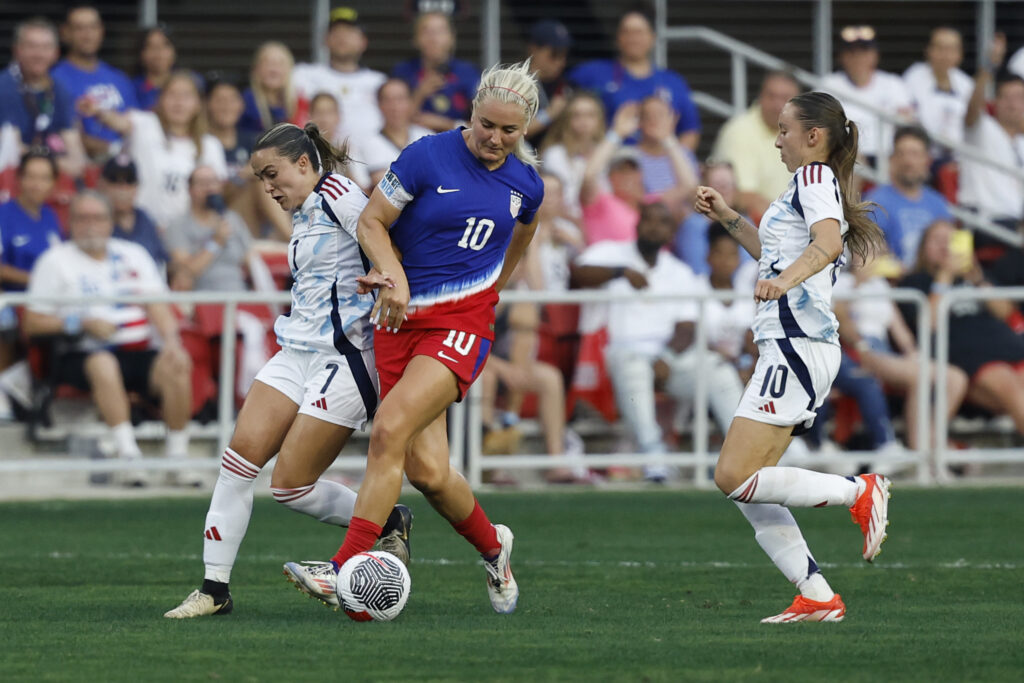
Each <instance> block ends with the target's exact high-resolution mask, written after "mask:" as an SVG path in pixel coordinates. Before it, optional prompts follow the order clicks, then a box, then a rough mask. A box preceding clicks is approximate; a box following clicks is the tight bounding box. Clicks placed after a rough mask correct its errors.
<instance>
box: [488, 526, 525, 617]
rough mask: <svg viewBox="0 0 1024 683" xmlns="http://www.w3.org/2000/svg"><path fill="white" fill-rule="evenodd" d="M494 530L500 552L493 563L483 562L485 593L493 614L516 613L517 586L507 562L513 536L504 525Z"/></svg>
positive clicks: (509, 564)
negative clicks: (485, 578) (499, 545)
mask: <svg viewBox="0 0 1024 683" xmlns="http://www.w3.org/2000/svg"><path fill="white" fill-rule="evenodd" d="M494 530H495V531H496V532H497V533H498V543H500V544H501V552H500V553H498V557H497V558H495V559H494V561H493V562H489V561H487V560H484V568H485V569H486V570H487V593H488V597H490V599H491V607H493V608H494V611H495V612H498V613H499V614H511V613H512V612H515V611H516V603H517V602H518V601H519V586H518V585H516V579H515V577H514V576H512V565H511V563H510V562H509V557H510V556H511V555H512V541H513V540H514V539H515V536H513V535H512V530H511V529H509V528H508V527H507V526H505V525H504V524H495V525H494Z"/></svg>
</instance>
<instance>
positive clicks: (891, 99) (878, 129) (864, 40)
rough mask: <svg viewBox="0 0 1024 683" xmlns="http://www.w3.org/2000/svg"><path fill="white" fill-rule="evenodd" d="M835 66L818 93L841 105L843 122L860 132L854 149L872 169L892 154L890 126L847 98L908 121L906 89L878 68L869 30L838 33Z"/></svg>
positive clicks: (910, 115) (910, 111) (851, 28)
mask: <svg viewBox="0 0 1024 683" xmlns="http://www.w3.org/2000/svg"><path fill="white" fill-rule="evenodd" d="M839 64H840V65H841V66H842V70H841V71H836V72H835V73H832V74H829V75H828V76H826V77H825V78H824V80H823V81H822V89H824V90H825V91H827V92H829V93H831V94H832V95H834V96H835V98H836V99H837V100H839V101H840V102H841V103H842V105H843V109H844V110H845V111H846V118H848V119H850V120H851V121H854V122H856V124H857V127H858V128H859V129H860V138H859V140H858V148H859V150H860V153H861V155H862V156H864V157H865V158H866V159H867V160H868V161H869V162H870V163H871V164H872V165H873V164H874V161H875V159H876V158H877V157H878V155H879V154H888V153H889V152H890V151H892V135H893V126H892V124H889V123H882V122H881V121H879V119H878V116H877V115H876V114H874V113H873V112H871V111H869V110H868V109H865V108H864V107H861V106H859V105H858V104H856V103H855V102H854V101H853V99H851V98H855V99H856V100H857V101H858V102H865V103H867V104H870V105H871V106H873V107H875V108H877V109H881V110H882V111H885V112H888V113H890V114H893V115H899V116H902V117H904V118H906V119H907V120H908V121H909V120H912V119H913V113H914V110H913V107H912V106H911V103H910V98H909V97H908V96H907V89H906V86H905V85H904V83H903V79H902V78H900V77H899V76H897V75H896V74H891V73H889V72H887V71H882V70H880V69H879V68H878V43H877V42H876V40H875V29H874V28H873V27H871V26H847V27H845V28H844V29H843V30H842V31H840V33H839Z"/></svg>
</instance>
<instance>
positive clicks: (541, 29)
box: [526, 19, 572, 147]
mask: <svg viewBox="0 0 1024 683" xmlns="http://www.w3.org/2000/svg"><path fill="white" fill-rule="evenodd" d="M571 46H572V36H571V35H570V34H569V29H567V28H566V27H565V24H563V23H562V22H560V21H557V20H555V19H542V20H541V21H538V22H536V23H534V24H533V26H531V27H530V35H529V37H528V38H527V41H526V50H527V52H528V53H529V56H530V66H531V67H533V68H534V69H536V70H537V82H538V85H540V90H539V91H538V94H539V95H540V99H539V108H538V109H537V115H536V116H534V117H533V120H532V121H530V127H529V129H527V139H528V140H529V142H530V144H532V145H533V146H534V147H537V146H539V145H540V142H541V139H542V138H543V136H544V133H545V132H546V131H547V130H548V128H549V127H550V126H551V123H552V122H553V121H555V119H557V118H558V117H559V116H560V115H561V113H562V111H563V110H564V109H565V105H566V104H567V103H568V101H569V95H570V93H571V88H570V87H569V81H568V80H567V79H566V77H565V63H566V60H567V59H568V57H569V48H570V47H571Z"/></svg>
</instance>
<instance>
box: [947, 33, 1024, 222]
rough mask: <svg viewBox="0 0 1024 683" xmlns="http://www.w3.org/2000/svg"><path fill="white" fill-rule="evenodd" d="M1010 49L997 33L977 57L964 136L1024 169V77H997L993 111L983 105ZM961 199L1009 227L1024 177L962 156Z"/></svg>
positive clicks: (1022, 205)
mask: <svg viewBox="0 0 1024 683" xmlns="http://www.w3.org/2000/svg"><path fill="white" fill-rule="evenodd" d="M1005 55H1006V36H1004V35H1002V34H996V36H995V37H994V38H993V39H992V45H991V48H990V50H989V54H988V55H986V58H985V59H979V60H978V73H977V75H975V77H974V92H973V93H972V94H971V99H970V102H969V103H968V105H967V113H966V115H965V116H964V124H965V126H966V130H965V133H964V141H965V142H967V143H968V144H971V145H974V146H975V147H976V148H978V149H979V150H980V151H981V152H983V153H984V154H985V156H986V157H988V158H990V159H992V160H994V161H998V162H1000V163H1002V164H1005V165H1007V166H1011V167H1014V168H1016V169H1018V170H1021V171H1024V79H1022V78H1021V77H1020V76H1016V75H1008V76H1005V77H1003V78H1000V79H999V80H998V81H997V82H996V99H995V102H994V104H993V115H989V113H988V112H987V111H986V107H985V90H986V89H987V88H988V86H989V84H990V83H991V82H992V73H993V72H994V71H995V70H996V69H998V68H999V65H1000V64H1002V62H1003V57H1004V56H1005ZM957 199H958V202H959V203H960V204H962V205H963V206H965V207H969V208H972V209H974V210H976V211H977V212H978V213H979V214H980V215H982V216H984V217H986V218H989V219H991V220H993V221H995V222H997V223H1002V224H1004V225H1005V226H1006V227H1008V228H1010V229H1015V228H1016V225H1017V221H1019V220H1020V219H1021V218H1022V216H1024V183H1022V182H1021V181H1019V180H1017V179H1016V178H1011V177H1009V176H1008V175H1006V174H1005V173H1003V172H1002V171H999V170H997V169H994V168H989V167H988V166H984V165H982V164H980V163H978V162H975V161H971V160H970V159H963V160H961V162H960V192H959V195H958V197H957Z"/></svg>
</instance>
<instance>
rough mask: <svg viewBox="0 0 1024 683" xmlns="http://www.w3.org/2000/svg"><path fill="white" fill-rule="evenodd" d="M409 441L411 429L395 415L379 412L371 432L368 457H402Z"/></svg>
mask: <svg viewBox="0 0 1024 683" xmlns="http://www.w3.org/2000/svg"><path fill="white" fill-rule="evenodd" d="M408 443H409V430H408V427H406V426H405V425H404V424H403V423H402V420H401V419H400V418H399V417H397V416H393V415H381V414H379V413H378V414H377V416H376V417H374V419H373V430H372V431H371V432H370V448H369V452H368V453H367V457H368V458H382V457H383V458H391V457H394V458H402V457H404V456H405V449H406V446H407V445H408Z"/></svg>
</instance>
